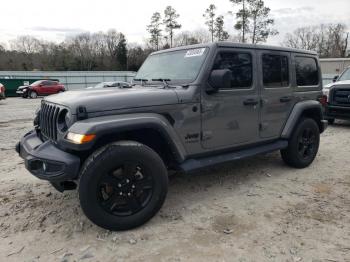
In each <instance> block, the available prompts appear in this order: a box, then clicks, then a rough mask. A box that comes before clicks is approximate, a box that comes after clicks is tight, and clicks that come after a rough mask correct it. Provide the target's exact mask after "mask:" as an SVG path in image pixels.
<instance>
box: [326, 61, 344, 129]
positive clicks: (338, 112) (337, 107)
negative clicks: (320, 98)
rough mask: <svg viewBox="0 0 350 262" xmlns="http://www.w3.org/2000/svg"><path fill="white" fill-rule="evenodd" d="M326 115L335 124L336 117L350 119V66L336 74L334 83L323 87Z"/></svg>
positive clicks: (329, 121)
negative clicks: (338, 74)
mask: <svg viewBox="0 0 350 262" xmlns="http://www.w3.org/2000/svg"><path fill="white" fill-rule="evenodd" d="M323 94H324V95H325V98H324V100H325V101H324V106H325V117H326V119H327V120H328V123H330V124H333V123H334V121H335V119H345V120H350V67H348V68H346V69H345V70H344V71H343V72H342V73H341V75H340V76H335V77H334V80H333V83H330V84H328V85H325V86H324V88H323Z"/></svg>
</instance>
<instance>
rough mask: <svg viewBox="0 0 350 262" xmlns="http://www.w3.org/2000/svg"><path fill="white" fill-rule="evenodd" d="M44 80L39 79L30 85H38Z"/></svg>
mask: <svg viewBox="0 0 350 262" xmlns="http://www.w3.org/2000/svg"><path fill="white" fill-rule="evenodd" d="M41 82H42V80H38V81H35V82H33V83H31V84H30V86H37V85H39V84H41Z"/></svg>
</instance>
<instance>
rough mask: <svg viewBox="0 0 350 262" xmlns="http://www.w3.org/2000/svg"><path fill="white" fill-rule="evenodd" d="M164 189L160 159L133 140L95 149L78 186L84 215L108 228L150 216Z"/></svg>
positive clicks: (129, 224) (126, 225) (161, 200)
mask: <svg viewBox="0 0 350 262" xmlns="http://www.w3.org/2000/svg"><path fill="white" fill-rule="evenodd" d="M167 190H168V174H167V170H166V167H165V165H164V163H163V161H162V159H161V158H160V157H159V155H158V154H157V153H156V152H155V151H153V150H152V149H151V148H149V147H148V146H146V145H143V144H141V143H138V142H134V141H120V142H115V143H111V144H108V145H107V146H104V147H103V148H101V149H99V150H97V151H96V152H94V153H93V154H92V155H91V156H90V157H89V158H88V159H87V160H86V161H85V163H84V166H83V167H82V171H81V174H80V181H79V189H78V191H79V199H80V204H81V207H82V209H83V211H84V213H85V215H86V216H87V217H88V218H89V219H90V220H91V221H92V222H93V223H95V224H96V225H98V226H100V227H103V228H105V229H108V230H127V229H131V228H135V227H137V226H140V225H142V224H144V223H145V222H147V221H148V220H150V219H151V218H152V217H153V216H154V215H155V214H156V213H157V212H158V211H159V209H160V208H161V207H162V205H163V203H164V200H165V197H166V194H167Z"/></svg>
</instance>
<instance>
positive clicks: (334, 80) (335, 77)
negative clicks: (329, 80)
mask: <svg viewBox="0 0 350 262" xmlns="http://www.w3.org/2000/svg"><path fill="white" fill-rule="evenodd" d="M338 77H339V76H338V75H336V76H334V77H333V83H334V82H336V81H337V79H338Z"/></svg>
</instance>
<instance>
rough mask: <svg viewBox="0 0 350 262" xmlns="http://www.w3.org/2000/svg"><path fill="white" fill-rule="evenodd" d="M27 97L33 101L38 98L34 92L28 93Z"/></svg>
mask: <svg viewBox="0 0 350 262" xmlns="http://www.w3.org/2000/svg"><path fill="white" fill-rule="evenodd" d="M29 97H30V98H33V99H35V98H37V97H38V94H37V93H36V92H35V91H30V93H29Z"/></svg>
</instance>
